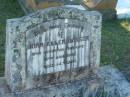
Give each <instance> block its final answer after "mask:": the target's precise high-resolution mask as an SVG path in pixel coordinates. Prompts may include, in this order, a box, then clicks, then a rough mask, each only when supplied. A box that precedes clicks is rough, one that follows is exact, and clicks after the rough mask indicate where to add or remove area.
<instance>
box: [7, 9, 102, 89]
mask: <svg viewBox="0 0 130 97" xmlns="http://www.w3.org/2000/svg"><path fill="white" fill-rule="evenodd" d="M100 46H101V14H99V13H98V12H94V11H92V12H89V11H81V10H78V9H75V8H70V7H58V8H57V7H56V8H49V9H46V10H41V11H38V12H36V13H33V14H30V15H28V16H25V17H22V18H18V19H9V20H7V32H6V67H5V68H6V78H7V82H8V85H9V86H10V88H11V89H12V91H14V90H25V89H29V88H36V87H40V86H50V85H54V84H60V83H65V82H68V81H71V80H79V79H83V78H89V76H90V74H93V73H94V72H95V71H96V68H98V67H99V64H100Z"/></svg>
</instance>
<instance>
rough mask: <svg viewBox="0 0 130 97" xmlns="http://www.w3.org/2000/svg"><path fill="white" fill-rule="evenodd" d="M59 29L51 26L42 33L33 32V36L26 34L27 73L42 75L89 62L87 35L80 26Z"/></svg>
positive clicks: (81, 65)
mask: <svg viewBox="0 0 130 97" xmlns="http://www.w3.org/2000/svg"><path fill="white" fill-rule="evenodd" d="M60 30H61V28H53V29H51V30H47V31H45V32H43V33H42V34H41V33H40V34H37V35H35V34H34V35H33V37H29V36H28V35H30V34H27V37H28V38H27V42H26V47H27V64H28V72H29V73H31V74H33V75H42V74H48V73H54V72H59V71H64V70H70V69H74V68H78V67H83V66H87V65H88V64H89V58H88V56H89V53H88V52H89V36H88V35H85V33H84V32H83V31H82V27H81V28H74V27H73V28H72V27H71V28H69V27H68V28H64V30H62V31H60ZM27 33H31V31H28V32H27ZM37 33H38V32H37Z"/></svg>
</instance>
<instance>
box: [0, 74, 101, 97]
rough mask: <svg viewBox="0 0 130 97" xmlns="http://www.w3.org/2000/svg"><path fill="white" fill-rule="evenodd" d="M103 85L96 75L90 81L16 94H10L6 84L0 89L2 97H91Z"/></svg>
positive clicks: (85, 80) (78, 81)
mask: <svg viewBox="0 0 130 97" xmlns="http://www.w3.org/2000/svg"><path fill="white" fill-rule="evenodd" d="M2 80H4V78H2ZM3 82H5V81H2V83H3ZM101 83H102V82H101V80H100V79H99V78H98V77H97V76H96V75H95V76H93V77H90V78H89V79H83V80H77V81H72V82H68V83H64V84H60V85H55V86H51V87H44V88H43V87H40V88H36V89H30V90H26V91H23V92H15V93H11V92H9V89H8V88H7V86H6V84H5V83H4V86H2V87H1V88H0V97H89V95H92V93H94V92H95V91H96V90H97V89H98V88H100V87H101Z"/></svg>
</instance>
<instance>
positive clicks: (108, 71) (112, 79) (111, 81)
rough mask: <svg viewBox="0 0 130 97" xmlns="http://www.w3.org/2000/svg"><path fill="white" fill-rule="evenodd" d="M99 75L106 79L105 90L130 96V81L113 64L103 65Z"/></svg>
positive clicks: (120, 96)
mask: <svg viewBox="0 0 130 97" xmlns="http://www.w3.org/2000/svg"><path fill="white" fill-rule="evenodd" d="M97 75H98V76H99V78H101V79H103V80H104V88H105V91H107V92H108V93H111V94H115V93H117V95H118V97H130V83H129V82H128V81H127V80H126V78H125V77H124V75H123V74H122V73H121V72H120V71H119V70H118V69H117V68H114V67H113V66H111V65H108V66H104V67H101V68H99V70H98V73H97ZM112 97H114V96H112Z"/></svg>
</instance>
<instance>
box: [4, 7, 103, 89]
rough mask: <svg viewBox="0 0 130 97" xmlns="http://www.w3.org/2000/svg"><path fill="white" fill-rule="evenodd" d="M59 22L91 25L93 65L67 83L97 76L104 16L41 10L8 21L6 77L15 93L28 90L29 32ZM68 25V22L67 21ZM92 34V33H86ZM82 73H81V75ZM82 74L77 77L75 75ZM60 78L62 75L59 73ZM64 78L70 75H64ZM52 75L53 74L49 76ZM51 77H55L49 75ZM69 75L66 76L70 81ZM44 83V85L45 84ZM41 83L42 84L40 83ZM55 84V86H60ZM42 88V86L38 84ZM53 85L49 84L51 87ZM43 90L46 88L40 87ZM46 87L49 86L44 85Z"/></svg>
mask: <svg viewBox="0 0 130 97" xmlns="http://www.w3.org/2000/svg"><path fill="white" fill-rule="evenodd" d="M57 19H68V20H69V19H73V20H79V21H83V22H87V23H88V24H90V25H91V26H90V28H88V29H86V30H85V31H87V30H88V31H89V33H90V35H89V42H90V47H89V48H90V51H89V64H88V66H87V67H83V68H81V69H79V70H74V71H73V73H71V74H72V76H71V78H70V79H65V80H64V81H62V82H61V83H63V82H68V81H71V80H78V79H83V78H87V77H88V78H89V76H90V73H91V74H92V73H94V72H95V71H96V68H98V67H99V64H100V47H101V14H100V13H98V12H95V11H90V12H89V11H81V10H78V9H75V8H70V7H55V8H49V9H46V10H40V11H38V12H36V13H33V14H30V15H28V16H25V17H22V18H17V19H9V20H7V28H6V67H5V69H6V70H5V76H6V80H7V83H8V85H9V86H10V88H11V90H12V91H19V90H25V89H27V88H28V87H27V85H28V83H31V82H30V81H29V82H28V81H27V80H28V74H27V62H26V53H27V51H26V47H25V46H26V32H27V31H28V30H29V29H31V28H34V27H36V26H37V25H38V24H41V23H43V22H47V21H52V20H57ZM65 21H66V20H65ZM86 33H88V32H86ZM78 71H79V72H80V73H79V72H78ZM75 73H76V74H78V75H76V77H75V75H73V74H75ZM58 74H59V73H58ZM63 74H64V75H66V74H67V72H63ZM48 75H49V74H48ZM49 76H50V77H51V75H49ZM67 76H68V74H67V75H66V77H67ZM43 82H44V81H43ZM38 83H39V82H38ZM58 83H59V82H58ZM58 83H55V84H58ZM37 85H38V84H37ZM48 85H49V84H47V86H48ZM40 86H42V85H40ZM43 86H46V85H43Z"/></svg>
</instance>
